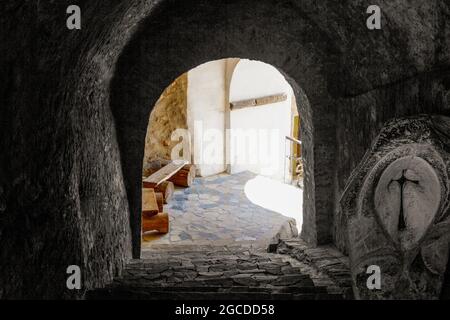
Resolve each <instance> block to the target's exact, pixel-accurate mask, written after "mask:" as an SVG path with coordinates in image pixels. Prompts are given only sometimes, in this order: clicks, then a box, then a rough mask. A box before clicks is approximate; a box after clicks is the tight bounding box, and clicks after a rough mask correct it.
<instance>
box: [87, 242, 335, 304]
mask: <svg viewBox="0 0 450 320" xmlns="http://www.w3.org/2000/svg"><path fill="white" fill-rule="evenodd" d="M86 298H87V299H149V300H160V299H161V300H178V299H188V300H196V299H203V300H221V299H233V300H270V299H277V300H292V299H296V300H316V299H343V298H344V292H343V290H342V289H341V288H340V287H339V286H338V285H336V282H335V281H333V280H332V279H331V278H330V277H329V276H328V275H326V274H325V273H323V272H321V271H319V270H317V269H316V268H314V267H313V266H311V265H310V264H308V263H304V262H302V261H298V260H295V259H294V258H292V257H291V256H289V255H282V254H275V253H267V252H265V251H264V250H262V249H261V248H252V247H251V246H250V247H245V246H237V245H231V246H220V247H219V246H167V247H164V248H163V247H161V246H158V247H154V248H152V249H151V250H146V251H145V252H144V253H143V259H141V260H133V261H131V262H130V263H129V264H128V265H127V267H126V269H125V271H124V272H123V274H122V276H121V277H119V278H116V279H115V280H114V281H113V283H111V284H110V285H108V286H107V287H106V288H102V289H96V290H93V291H90V292H88V293H87V295H86Z"/></svg>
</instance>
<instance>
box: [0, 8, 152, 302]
mask: <svg viewBox="0 0 450 320" xmlns="http://www.w3.org/2000/svg"><path fill="white" fill-rule="evenodd" d="M145 2H146V3H144V1H141V2H140V1H134V2H133V5H130V4H126V3H125V2H123V1H118V0H117V1H114V0H113V1H108V2H104V1H77V3H78V5H80V6H81V8H83V10H82V14H83V15H82V23H83V24H82V30H80V31H69V30H68V29H67V28H66V17H67V15H66V8H67V7H68V6H69V5H70V4H72V2H71V1H64V0H63V1H19V2H18V1H7V0H5V1H2V3H1V5H0V7H1V9H0V12H1V18H0V30H1V31H0V40H1V46H0V50H1V52H0V83H1V84H2V85H1V86H0V108H1V116H0V122H1V125H0V148H1V150H2V151H1V153H0V270H1V272H0V298H9V299H11V298H37V299H44V298H80V297H82V295H83V294H84V292H85V290H86V289H89V288H93V287H98V286H102V285H104V284H105V283H107V282H109V281H111V279H112V277H113V276H114V275H116V274H118V273H120V271H121V269H122V267H123V264H124V262H125V261H126V260H127V259H128V258H130V256H131V245H130V242H131V240H130V227H129V209H128V202H127V195H126V192H125V188H124V184H123V178H122V171H121V166H120V154H119V147H118V144H117V139H116V132H115V127H114V121H113V117H112V114H111V111H110V109H109V94H108V84H109V80H110V78H111V75H112V73H113V66H114V62H115V60H116V58H117V55H118V53H119V52H120V50H121V47H122V46H123V45H124V44H125V42H126V40H127V38H128V37H129V33H130V31H131V30H132V28H133V26H134V24H135V23H136V21H138V20H140V19H141V18H142V16H143V15H146V14H147V12H148V9H149V7H150V6H151V3H150V2H148V1H145ZM144 5H145V6H144ZM99 17H100V18H99ZM130 17H132V18H130ZM73 264H75V265H79V266H80V267H81V271H82V290H80V291H76V290H75V291H69V290H67V288H66V279H67V276H68V275H67V274H66V269H67V267H68V266H69V265H73Z"/></svg>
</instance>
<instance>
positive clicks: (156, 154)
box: [144, 73, 188, 167]
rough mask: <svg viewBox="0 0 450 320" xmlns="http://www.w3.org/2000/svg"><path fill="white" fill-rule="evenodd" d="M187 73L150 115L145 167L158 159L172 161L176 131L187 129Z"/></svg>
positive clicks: (168, 88)
mask: <svg viewBox="0 0 450 320" xmlns="http://www.w3.org/2000/svg"><path fill="white" fill-rule="evenodd" d="M187 86H188V77H187V73H185V74H183V75H181V76H180V77H178V78H177V79H176V80H175V81H174V82H173V83H172V84H171V85H170V86H169V87H167V89H166V90H164V92H163V93H162V95H161V97H160V98H159V100H158V102H156V105H155V107H154V108H153V111H152V113H151V115H150V120H149V123H148V128H147V136H146V138H145V153H144V167H145V165H146V164H147V163H149V162H151V161H152V160H156V159H170V158H171V152H172V148H173V147H174V146H175V145H176V144H178V143H179V142H178V141H172V139H171V136H172V133H173V132H174V131H175V130H176V129H187V117H186V112H187Z"/></svg>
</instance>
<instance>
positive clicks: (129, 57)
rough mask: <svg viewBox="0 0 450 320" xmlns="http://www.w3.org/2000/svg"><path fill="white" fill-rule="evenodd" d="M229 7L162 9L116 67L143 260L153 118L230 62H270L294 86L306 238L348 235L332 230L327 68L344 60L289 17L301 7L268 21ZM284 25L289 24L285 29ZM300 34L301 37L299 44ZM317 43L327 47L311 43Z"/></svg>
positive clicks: (116, 103) (317, 240)
mask: <svg viewBox="0 0 450 320" xmlns="http://www.w3.org/2000/svg"><path fill="white" fill-rule="evenodd" d="M194 7H195V8H196V9H195V10H194V11H193V10H192V9H193V8H194ZM225 7H226V10H224V11H221V10H219V11H217V10H216V9H214V10H212V8H211V7H209V6H197V5H196V6H193V7H191V6H190V5H186V6H185V5H184V3H183V4H179V3H177V4H175V3H174V2H170V1H168V2H164V3H162V4H161V5H160V6H159V7H158V8H157V9H155V11H154V15H152V16H151V17H149V18H148V19H146V20H145V21H144V22H142V23H141V24H140V25H139V27H138V28H137V30H136V32H134V34H133V37H132V39H130V41H129V42H128V44H127V46H126V47H125V48H124V50H123V51H122V53H121V55H120V57H119V59H118V62H117V64H116V67H115V73H114V77H113V79H112V82H111V89H110V93H111V95H110V103H111V109H112V112H113V115H114V118H115V121H116V129H117V138H118V142H119V147H120V154H121V164H122V171H123V175H124V182H125V187H126V190H127V197H128V204H129V209H130V224H131V231H132V240H133V256H134V257H136V258H137V257H139V256H140V252H141V251H140V244H141V212H142V208H141V201H142V194H141V193H142V190H141V188H142V184H141V180H142V159H143V157H144V150H143V148H142V146H143V145H144V141H145V136H146V133H147V127H148V119H149V115H150V112H151V110H152V108H153V106H154V105H155V103H156V101H157V100H158V99H159V97H160V95H161V93H162V92H163V91H164V89H165V88H166V87H168V86H169V85H170V84H171V83H172V82H173V81H174V80H175V79H176V78H177V77H178V76H179V75H181V74H183V73H184V72H187V71H188V70H191V69H192V68H194V67H196V66H199V65H201V64H203V63H205V62H208V61H214V60H219V59H224V58H227V57H245V58H247V59H251V60H257V61H264V62H265V63H268V64H270V65H272V66H274V67H275V68H277V69H278V70H279V71H280V72H281V73H282V74H283V75H284V77H285V78H286V80H287V81H288V82H289V84H290V85H291V87H292V89H293V92H294V94H295V96H296V100H297V105H298V109H299V112H300V114H301V115H302V117H303V120H302V125H301V137H302V143H303V149H304V150H303V153H302V158H303V163H304V166H305V168H306V170H304V185H305V189H304V190H305V191H304V194H303V199H304V205H303V222H302V231H301V237H302V238H303V239H304V240H306V241H307V242H308V243H310V244H312V245H317V244H324V243H329V242H331V241H332V239H333V236H334V233H339V234H342V233H343V229H342V230H341V229H339V230H337V231H336V229H338V228H341V226H340V225H338V226H336V227H334V226H333V219H334V218H335V217H334V206H335V199H334V198H333V197H330V195H331V194H334V192H335V190H334V189H335V185H334V182H333V181H334V179H335V176H334V175H335V173H334V167H335V163H334V162H335V156H334V153H335V138H336V135H335V130H336V128H335V122H334V119H335V104H334V103H333V99H332V98H331V92H330V91H329V86H328V84H327V78H328V72H330V70H331V69H329V68H324V66H326V65H329V64H330V63H334V62H335V60H336V59H337V58H338V56H337V53H338V51H337V50H336V48H334V47H333V44H334V42H333V41H328V37H327V36H326V35H325V34H322V33H321V31H320V29H317V28H313V27H311V26H310V25H308V24H298V23H291V22H292V21H294V20H293V18H292V17H289V15H292V16H293V17H294V16H295V14H296V10H295V9H294V8H292V10H275V12H277V14H276V15H267V14H265V9H266V8H267V7H265V6H257V7H254V6H251V5H250V4H248V3H244V2H241V1H237V2H232V3H227V4H226V5H225ZM233 8H235V9H236V10H235V11H236V14H235V15H234V17H233V19H228V18H227V13H226V12H228V11H229V10H232V9H233ZM255 10H257V11H258V12H255ZM246 12H253V13H254V14H252V16H255V15H256V16H260V17H264V18H261V19H255V20H254V21H252V26H253V29H252V30H254V32H253V31H251V30H247V29H246V32H242V30H241V26H242V25H243V23H244V21H247V20H248V19H249V17H248V16H246ZM222 14H223V15H224V16H223V17H222V16H221V15H222ZM218 15H219V16H218ZM280 15H286V16H283V17H282V16H280ZM205 17H214V19H213V20H211V21H210V22H211V23H214V26H211V25H209V27H207V28H205V27H204V26H205ZM280 19H281V20H283V21H285V23H283V24H279V23H278V22H279V21H281V20H280ZM174 25H176V28H175V29H174V28H173V26H174ZM268 28H269V29H270V32H268V31H266V33H267V32H268V33H267V35H269V38H267V37H263V38H261V37H257V36H255V32H256V31H257V30H269V29H268ZM155 30H158V32H155ZM174 30H176V32H174ZM225 34H226V36H224V35H225ZM293 34H296V35H298V38H297V37H294V38H295V39H296V40H295V41H294V40H293V39H294V38H293V37H292V35H293ZM193 37H195V46H193V45H192V43H193V42H192V39H193ZM298 39H300V40H298ZM312 39H322V40H324V39H326V41H321V42H320V44H314V45H311V41H313V40H312ZM297 40H298V41H297ZM314 41H315V40H314ZM175 42H176V45H174V43H175ZM180 50H181V51H180ZM300 57H301V59H300ZM325 61H326V63H325ZM334 87H335V86H334V84H333V85H332V86H330V90H332V89H333V88H334Z"/></svg>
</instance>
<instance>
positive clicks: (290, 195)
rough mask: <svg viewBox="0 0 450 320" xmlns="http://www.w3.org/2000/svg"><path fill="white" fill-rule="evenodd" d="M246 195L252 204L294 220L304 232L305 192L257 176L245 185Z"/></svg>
mask: <svg viewBox="0 0 450 320" xmlns="http://www.w3.org/2000/svg"><path fill="white" fill-rule="evenodd" d="M245 195H246V196H247V198H248V200H250V201H251V202H252V203H254V204H256V205H258V206H261V207H263V208H265V209H268V210H271V211H274V212H277V213H280V214H282V215H284V216H286V217H290V218H294V219H295V221H296V222H297V229H298V231H299V232H301V230H302V222H303V216H302V208H303V191H302V189H300V188H296V187H294V186H291V185H288V184H284V183H282V182H279V181H276V180H272V179H270V178H266V177H263V176H257V177H255V178H253V179H251V180H249V181H247V183H246V184H245Z"/></svg>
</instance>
